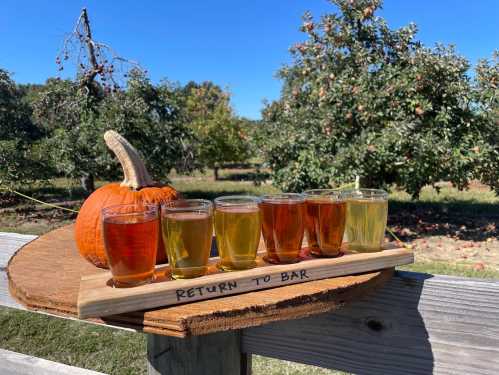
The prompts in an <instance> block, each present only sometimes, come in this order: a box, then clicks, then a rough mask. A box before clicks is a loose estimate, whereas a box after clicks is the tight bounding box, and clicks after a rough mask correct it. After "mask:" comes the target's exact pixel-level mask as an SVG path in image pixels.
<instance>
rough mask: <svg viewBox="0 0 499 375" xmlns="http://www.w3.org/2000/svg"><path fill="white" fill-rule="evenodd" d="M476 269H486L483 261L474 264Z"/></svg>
mask: <svg viewBox="0 0 499 375" xmlns="http://www.w3.org/2000/svg"><path fill="white" fill-rule="evenodd" d="M473 269H474V270H475V271H483V270H484V269H485V265H484V264H483V263H482V262H478V263H475V265H474V266H473Z"/></svg>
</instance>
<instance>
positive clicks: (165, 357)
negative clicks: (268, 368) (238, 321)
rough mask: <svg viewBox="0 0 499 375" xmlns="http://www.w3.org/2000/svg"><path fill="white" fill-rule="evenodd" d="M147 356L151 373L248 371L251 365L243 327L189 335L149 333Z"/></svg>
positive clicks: (233, 373) (235, 373) (229, 374)
mask: <svg viewBox="0 0 499 375" xmlns="http://www.w3.org/2000/svg"><path fill="white" fill-rule="evenodd" d="M147 360H148V374H149V375H170V374H171V375H194V374H219V375H239V374H240V375H246V374H249V373H250V367H251V360H248V358H246V355H244V354H242V353H241V341H240V334H239V331H228V332H218V333H212V334H210V335H204V336H192V337H189V338H186V339H179V338H175V337H167V336H159V335H152V334H149V335H147Z"/></svg>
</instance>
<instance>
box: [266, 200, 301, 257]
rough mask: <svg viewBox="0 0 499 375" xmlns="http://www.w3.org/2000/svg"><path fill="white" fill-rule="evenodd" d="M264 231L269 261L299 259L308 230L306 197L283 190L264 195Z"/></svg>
mask: <svg viewBox="0 0 499 375" xmlns="http://www.w3.org/2000/svg"><path fill="white" fill-rule="evenodd" d="M260 214H261V218H262V233H263V239H264V241H265V247H266V248H267V255H266V257H265V260H266V261H267V262H269V263H295V262H298V261H300V250H301V244H302V241H303V234H304V230H305V197H304V196H303V195H302V194H296V193H282V194H272V195H265V196H263V197H262V200H261V202H260Z"/></svg>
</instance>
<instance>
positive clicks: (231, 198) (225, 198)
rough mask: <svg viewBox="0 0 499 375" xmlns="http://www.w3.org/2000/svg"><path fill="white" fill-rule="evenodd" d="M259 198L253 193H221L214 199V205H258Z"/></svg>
mask: <svg viewBox="0 0 499 375" xmlns="http://www.w3.org/2000/svg"><path fill="white" fill-rule="evenodd" d="M260 200H261V199H260V198H258V197H256V196H254V195H222V196H220V197H217V198H215V199H214V203H215V207H217V206H220V207H231V206H248V205H258V203H259V202H260Z"/></svg>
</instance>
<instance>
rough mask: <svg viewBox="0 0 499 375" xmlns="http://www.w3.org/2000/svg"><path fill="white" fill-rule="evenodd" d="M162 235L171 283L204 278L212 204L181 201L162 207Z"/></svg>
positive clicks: (211, 234)
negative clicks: (172, 280)
mask: <svg viewBox="0 0 499 375" xmlns="http://www.w3.org/2000/svg"><path fill="white" fill-rule="evenodd" d="M161 232H162V235H163V242H164V243H165V247H166V252H167V255H168V262H169V263H170V268H171V271H172V274H171V276H172V278H174V279H190V278H194V277H199V276H203V275H205V274H206V272H207V271H208V259H209V257H210V250H211V239H212V236H213V204H212V203H211V202H210V201H207V200H204V199H184V200H175V201H170V202H166V203H163V204H162V205H161Z"/></svg>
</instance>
